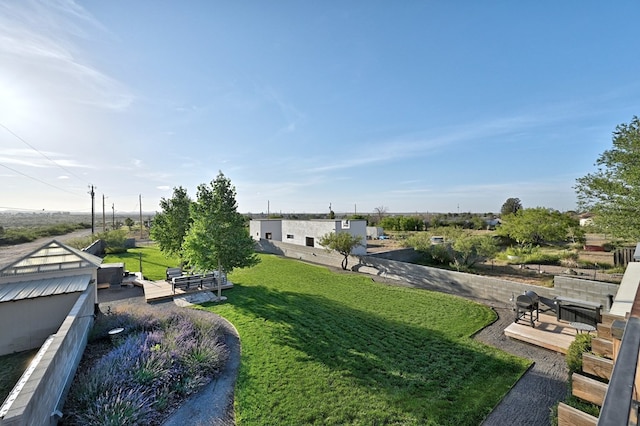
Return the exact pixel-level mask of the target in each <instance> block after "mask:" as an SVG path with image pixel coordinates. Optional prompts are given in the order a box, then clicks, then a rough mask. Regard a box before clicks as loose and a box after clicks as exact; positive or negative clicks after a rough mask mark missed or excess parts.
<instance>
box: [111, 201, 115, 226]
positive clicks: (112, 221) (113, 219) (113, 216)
mask: <svg viewBox="0 0 640 426" xmlns="http://www.w3.org/2000/svg"><path fill="white" fill-rule="evenodd" d="M111 229H116V208H115V205H114V203H111Z"/></svg>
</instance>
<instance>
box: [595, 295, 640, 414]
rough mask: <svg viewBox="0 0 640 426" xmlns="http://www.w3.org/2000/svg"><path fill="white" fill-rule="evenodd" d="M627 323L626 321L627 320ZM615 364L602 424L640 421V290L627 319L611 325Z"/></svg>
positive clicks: (603, 410)
mask: <svg viewBox="0 0 640 426" xmlns="http://www.w3.org/2000/svg"><path fill="white" fill-rule="evenodd" d="M625 323H626V324H625ZM611 335H612V337H613V338H614V347H615V346H617V344H618V343H617V340H618V339H620V342H619V348H617V350H614V354H615V356H614V361H615V364H614V367H613V373H612V375H611V380H610V381H609V386H608V389H607V393H606V395H605V398H604V403H603V404H602V410H601V411H600V418H599V419H598V425H601V426H620V425H630V424H637V422H638V377H637V374H638V355H639V353H640V352H639V351H640V290H639V291H637V292H636V296H635V299H634V302H633V306H632V308H631V312H630V314H629V318H628V319H627V321H626V322H623V321H615V322H614V323H613V324H612V327H611Z"/></svg>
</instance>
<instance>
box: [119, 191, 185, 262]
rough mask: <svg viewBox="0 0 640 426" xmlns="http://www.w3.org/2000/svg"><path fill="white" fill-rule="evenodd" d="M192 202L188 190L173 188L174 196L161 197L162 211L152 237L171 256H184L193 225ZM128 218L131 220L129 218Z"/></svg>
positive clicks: (156, 219)
mask: <svg viewBox="0 0 640 426" xmlns="http://www.w3.org/2000/svg"><path fill="white" fill-rule="evenodd" d="M191 204H193V201H192V200H191V198H189V195H188V194H187V190H186V189H184V188H183V187H181V186H179V187H177V188H173V196H172V197H171V198H169V199H166V198H164V197H163V198H161V199H160V208H162V212H160V213H157V214H156V216H155V218H154V219H153V225H152V226H151V238H152V239H153V240H154V241H155V242H157V243H158V245H159V246H160V251H162V252H163V253H165V254H167V255H169V256H178V257H180V258H181V259H182V258H183V254H182V243H183V242H184V238H185V236H186V235H187V231H188V230H189V227H190V226H191V222H193V220H192V219H191ZM127 220H130V219H129V218H127Z"/></svg>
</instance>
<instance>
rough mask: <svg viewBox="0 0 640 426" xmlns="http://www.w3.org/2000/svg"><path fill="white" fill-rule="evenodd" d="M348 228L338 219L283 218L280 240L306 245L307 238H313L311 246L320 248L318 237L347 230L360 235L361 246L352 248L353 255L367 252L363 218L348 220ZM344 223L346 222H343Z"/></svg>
mask: <svg viewBox="0 0 640 426" xmlns="http://www.w3.org/2000/svg"><path fill="white" fill-rule="evenodd" d="M348 222H349V224H348V228H346V227H343V221H342V220H340V219H335V220H333V219H324V220H283V221H282V242H285V243H291V244H297V245H301V246H307V238H313V246H310V247H317V248H321V247H322V246H321V245H320V244H319V243H318V241H319V240H320V238H321V237H322V236H323V235H325V234H328V233H331V232H348V233H349V234H351V235H357V236H360V237H361V244H362V245H361V246H358V247H356V248H355V249H354V250H353V252H352V253H353V254H355V255H364V254H366V253H367V238H366V235H367V222H366V221H365V220H350V221H348ZM345 225H346V223H345Z"/></svg>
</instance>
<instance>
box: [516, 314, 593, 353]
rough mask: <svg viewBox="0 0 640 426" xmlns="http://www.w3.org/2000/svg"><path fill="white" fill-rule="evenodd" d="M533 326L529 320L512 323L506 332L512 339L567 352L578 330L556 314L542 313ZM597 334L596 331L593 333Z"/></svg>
mask: <svg viewBox="0 0 640 426" xmlns="http://www.w3.org/2000/svg"><path fill="white" fill-rule="evenodd" d="M535 325H536V327H535V328H533V327H531V326H530V325H529V322H528V321H524V320H520V321H519V322H517V323H515V322H514V323H511V325H509V326H508V327H507V328H505V329H504V334H505V335H506V336H508V337H511V338H512V339H516V340H521V341H523V342H527V343H531V344H532V345H536V346H540V347H543V348H546V349H550V350H552V351H555V352H559V353H562V354H566V353H567V350H568V349H569V345H570V344H571V342H573V340H574V339H575V337H576V330H575V329H574V328H573V327H571V326H570V325H569V324H568V323H565V322H558V321H557V320H556V317H555V316H551V315H546V314H540V320H539V321H537V322H536V323H535ZM593 335H595V333H594V334H593Z"/></svg>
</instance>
